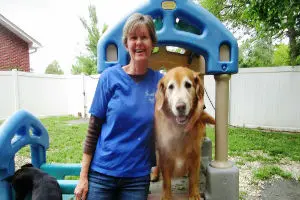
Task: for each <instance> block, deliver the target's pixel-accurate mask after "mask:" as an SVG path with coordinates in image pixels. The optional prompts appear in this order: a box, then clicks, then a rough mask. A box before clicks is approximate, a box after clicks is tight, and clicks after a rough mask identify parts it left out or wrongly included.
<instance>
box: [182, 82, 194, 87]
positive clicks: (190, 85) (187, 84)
mask: <svg viewBox="0 0 300 200" xmlns="http://www.w3.org/2000/svg"><path fill="white" fill-rule="evenodd" d="M184 86H185V88H191V87H192V84H190V83H189V82H185V84H184Z"/></svg>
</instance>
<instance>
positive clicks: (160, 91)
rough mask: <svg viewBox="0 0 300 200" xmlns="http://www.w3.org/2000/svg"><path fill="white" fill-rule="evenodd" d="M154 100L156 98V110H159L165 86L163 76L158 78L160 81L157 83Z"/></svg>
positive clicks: (162, 103)
mask: <svg viewBox="0 0 300 200" xmlns="http://www.w3.org/2000/svg"><path fill="white" fill-rule="evenodd" d="M155 100H156V108H157V109H158V110H161V109H162V107H163V105H164V101H165V86H164V82H163V78H162V79H160V81H159V82H158V84H157V91H156V94H155Z"/></svg>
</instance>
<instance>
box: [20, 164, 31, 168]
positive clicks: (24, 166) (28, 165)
mask: <svg viewBox="0 0 300 200" xmlns="http://www.w3.org/2000/svg"><path fill="white" fill-rule="evenodd" d="M26 167H33V165H32V164H31V163H27V164H25V165H23V166H22V167H21V169H24V168H26Z"/></svg>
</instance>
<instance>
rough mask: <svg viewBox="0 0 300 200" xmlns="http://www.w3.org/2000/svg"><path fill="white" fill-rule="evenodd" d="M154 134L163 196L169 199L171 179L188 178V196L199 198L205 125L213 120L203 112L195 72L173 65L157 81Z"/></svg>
mask: <svg viewBox="0 0 300 200" xmlns="http://www.w3.org/2000/svg"><path fill="white" fill-rule="evenodd" d="M155 98H156V103H155V136H156V145H157V150H158V166H159V168H160V170H161V172H162V178H163V188H162V189H163V191H162V198H161V199H163V200H165V199H171V198H172V194H171V178H172V177H178V176H184V175H186V174H188V177H189V194H188V195H189V199H190V200H198V199H199V200H200V192H199V177H200V156H201V145H202V139H203V137H204V134H205V124H206V123H209V124H215V120H214V118H213V117H211V116H210V115H209V114H207V113H206V112H205V111H203V106H204V100H203V99H204V87H203V83H202V81H201V79H200V76H199V74H198V73H196V72H194V71H192V70H190V69H188V68H185V67H176V68H173V69H171V70H170V71H168V72H167V73H166V75H165V76H164V77H163V78H162V79H161V80H160V82H159V83H158V90H157V92H156V95H155Z"/></svg>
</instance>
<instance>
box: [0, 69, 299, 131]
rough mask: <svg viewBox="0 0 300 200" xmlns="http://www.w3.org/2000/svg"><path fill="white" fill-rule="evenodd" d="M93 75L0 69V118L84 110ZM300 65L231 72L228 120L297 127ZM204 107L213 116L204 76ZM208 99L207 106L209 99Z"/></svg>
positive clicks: (211, 85)
mask: <svg viewBox="0 0 300 200" xmlns="http://www.w3.org/2000/svg"><path fill="white" fill-rule="evenodd" d="M98 78H99V75H95V76H84V75H76V76H71V75H70V76H65V75H45V74H39V75H38V74H33V73H25V72H18V71H9V72H0V94H1V97H0V102H1V103H0V119H5V118H7V117H9V116H10V115H12V114H13V113H14V112H15V111H17V110H19V109H26V110H28V111H29V112H31V113H33V114H34V115H35V116H38V117H42V116H54V115H69V114H71V115H75V116H77V115H78V113H81V115H82V116H83V117H84V116H85V115H87V114H88V110H89V108H90V105H91V102H92V99H93V95H94V91H95V88H96V85H97V82H98ZM299 87H300V66H297V67H276V68H249V69H240V70H239V73H238V74H234V75H232V76H231V81H230V105H229V110H230V113H229V124H230V125H234V126H245V127H262V128H271V129H278V130H287V131H300V105H299V104H300V103H299V102H300V88H299ZM205 88H206V92H207V94H208V96H207V95H205V104H206V107H207V111H208V112H209V113H210V114H212V115H214V103H215V81H214V77H213V76H205ZM210 101H212V104H213V105H211V103H210Z"/></svg>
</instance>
